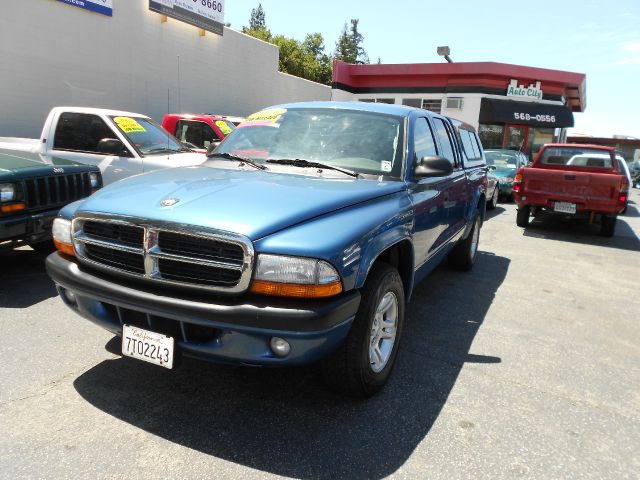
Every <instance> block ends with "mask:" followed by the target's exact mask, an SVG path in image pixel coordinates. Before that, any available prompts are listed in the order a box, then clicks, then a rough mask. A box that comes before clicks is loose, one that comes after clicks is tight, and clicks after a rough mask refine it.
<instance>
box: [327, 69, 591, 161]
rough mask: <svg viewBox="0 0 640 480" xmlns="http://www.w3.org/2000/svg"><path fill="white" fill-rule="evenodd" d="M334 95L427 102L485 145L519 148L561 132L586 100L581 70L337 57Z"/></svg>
mask: <svg viewBox="0 0 640 480" xmlns="http://www.w3.org/2000/svg"><path fill="white" fill-rule="evenodd" d="M332 92H333V95H332V98H333V99H334V100H356V101H361V102H382V103H394V104H401V105H409V106H412V107H419V108H424V109H427V110H431V111H434V112H437V113H442V114H443V115H447V116H450V117H454V118H457V119H459V120H462V121H464V122H467V123H469V124H470V125H473V126H474V127H475V128H476V129H477V130H478V132H479V134H480V138H481V139H482V143H483V145H484V147H485V148H509V149H521V150H523V151H524V152H525V153H527V154H530V155H532V154H534V153H536V152H537V151H538V150H539V148H540V146H541V145H543V144H544V143H549V142H551V141H562V140H564V139H565V138H566V129H567V128H569V127H573V112H582V111H584V109H585V107H586V76H585V75H584V74H582V73H572V72H563V71H558V70H549V69H544V68H532V67H524V66H520V65H510V64H504V63H493V62H464V63H462V62H461V63H422V64H401V65H380V64H378V65H352V64H346V63H343V62H340V61H336V62H334V70H333V91H332Z"/></svg>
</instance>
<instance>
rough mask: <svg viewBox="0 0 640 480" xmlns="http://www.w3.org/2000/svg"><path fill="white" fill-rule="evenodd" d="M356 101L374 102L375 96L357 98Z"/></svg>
mask: <svg viewBox="0 0 640 480" xmlns="http://www.w3.org/2000/svg"><path fill="white" fill-rule="evenodd" d="M358 101H359V102H364V103H376V99H375V98H359V99H358Z"/></svg>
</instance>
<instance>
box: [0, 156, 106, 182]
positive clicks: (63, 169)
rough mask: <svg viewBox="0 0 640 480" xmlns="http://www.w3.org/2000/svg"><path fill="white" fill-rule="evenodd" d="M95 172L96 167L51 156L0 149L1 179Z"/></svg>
mask: <svg viewBox="0 0 640 480" xmlns="http://www.w3.org/2000/svg"><path fill="white" fill-rule="evenodd" d="M54 169H55V170H54ZM97 170H98V169H97V167H94V166H87V165H83V164H81V163H77V162H72V161H69V160H65V159H63V158H59V157H55V156H51V155H40V154H38V153H30V152H24V151H14V150H7V149H2V148H0V176H2V177H3V178H8V176H11V177H16V179H18V178H26V177H31V176H40V175H53V174H61V173H76V172H80V171H97Z"/></svg>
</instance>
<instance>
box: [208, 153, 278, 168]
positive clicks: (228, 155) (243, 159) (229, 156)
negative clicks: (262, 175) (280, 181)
mask: <svg viewBox="0 0 640 480" xmlns="http://www.w3.org/2000/svg"><path fill="white" fill-rule="evenodd" d="M213 157H216V158H224V159H227V160H237V161H238V162H241V163H246V164H247V165H251V166H252V167H254V168H257V169H258V170H266V169H267V167H266V166H264V165H262V164H261V163H258V162H256V161H254V160H251V159H250V158H248V157H243V156H242V155H234V154H233V153H226V152H225V153H212V154H211V155H209V157H208V158H213Z"/></svg>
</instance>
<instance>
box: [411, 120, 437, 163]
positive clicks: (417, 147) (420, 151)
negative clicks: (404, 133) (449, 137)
mask: <svg viewBox="0 0 640 480" xmlns="http://www.w3.org/2000/svg"><path fill="white" fill-rule="evenodd" d="M413 141H414V151H415V162H416V163H418V162H419V161H420V160H421V159H422V158H424V157H433V156H436V155H438V150H437V149H436V142H435V141H434V139H433V132H432V131H431V127H430V126H429V123H428V122H427V119H426V118H419V119H418V120H416V125H415V132H414V134H413Z"/></svg>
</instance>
